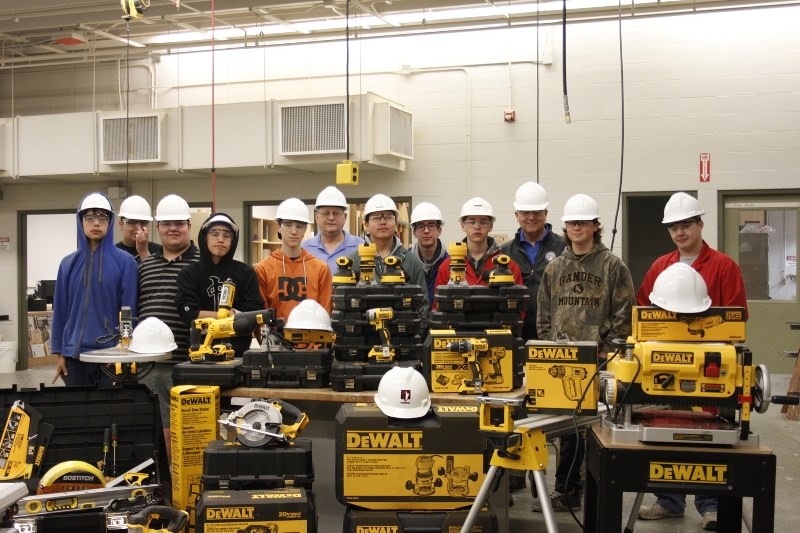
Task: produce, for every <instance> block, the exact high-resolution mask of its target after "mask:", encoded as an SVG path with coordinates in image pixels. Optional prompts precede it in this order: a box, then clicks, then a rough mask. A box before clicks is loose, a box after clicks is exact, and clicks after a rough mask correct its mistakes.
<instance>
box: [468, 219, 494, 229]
mask: <svg viewBox="0 0 800 533" xmlns="http://www.w3.org/2000/svg"><path fill="white" fill-rule="evenodd" d="M464 225H465V226H474V227H476V228H488V227H489V226H491V225H492V221H491V220H486V219H478V218H468V219H466V220H464Z"/></svg>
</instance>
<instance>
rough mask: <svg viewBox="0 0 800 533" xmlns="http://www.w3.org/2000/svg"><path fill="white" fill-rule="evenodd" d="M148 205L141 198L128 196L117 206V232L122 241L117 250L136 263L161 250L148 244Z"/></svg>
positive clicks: (149, 219)
mask: <svg viewBox="0 0 800 533" xmlns="http://www.w3.org/2000/svg"><path fill="white" fill-rule="evenodd" d="M152 221H153V216H152V215H151V214H150V204H148V203H147V200H145V199H144V198H142V197H141V196H129V197H127V198H126V199H125V201H123V202H122V205H120V206H119V230H120V232H121V233H122V239H120V241H119V242H118V243H117V248H119V249H120V250H124V251H126V252H128V253H129V254H131V255H132V256H133V258H134V259H136V262H137V263H140V262H141V261H142V259H144V258H145V257H149V256H151V255H153V254H154V253H156V252H158V251H160V250H161V246H160V245H158V244H156V243H154V242H150V235H149V234H150V223H151V222H152Z"/></svg>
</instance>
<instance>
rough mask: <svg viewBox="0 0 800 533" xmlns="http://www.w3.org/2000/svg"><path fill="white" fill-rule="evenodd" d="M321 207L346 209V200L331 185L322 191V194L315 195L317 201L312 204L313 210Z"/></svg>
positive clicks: (340, 192)
mask: <svg viewBox="0 0 800 533" xmlns="http://www.w3.org/2000/svg"><path fill="white" fill-rule="evenodd" d="M323 206H329V207H341V208H342V209H347V198H345V197H344V194H342V191H340V190H339V189H337V188H336V187H334V186H333V185H329V186H328V187H325V188H324V189H322V192H320V193H319V194H318V195H317V201H316V202H315V203H314V208H316V209H319V208H320V207H323Z"/></svg>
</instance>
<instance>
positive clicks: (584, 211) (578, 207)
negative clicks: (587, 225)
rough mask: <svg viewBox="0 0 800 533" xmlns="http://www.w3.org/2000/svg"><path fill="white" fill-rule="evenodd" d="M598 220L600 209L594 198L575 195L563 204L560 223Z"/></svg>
mask: <svg viewBox="0 0 800 533" xmlns="http://www.w3.org/2000/svg"><path fill="white" fill-rule="evenodd" d="M596 218H600V208H599V207H597V202H595V201H594V198H592V197H591V196H588V195H586V194H576V195H575V196H573V197H572V198H570V199H569V200H567V203H566V204H564V216H562V217H561V221H562V222H569V221H571V220H594V219H596Z"/></svg>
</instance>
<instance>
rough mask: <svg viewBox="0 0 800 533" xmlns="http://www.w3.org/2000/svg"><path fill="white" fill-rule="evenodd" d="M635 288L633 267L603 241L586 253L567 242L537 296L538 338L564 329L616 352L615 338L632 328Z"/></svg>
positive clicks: (554, 336)
mask: <svg viewBox="0 0 800 533" xmlns="http://www.w3.org/2000/svg"><path fill="white" fill-rule="evenodd" d="M634 294H635V291H634V290H633V281H632V280H631V274H630V272H629V271H628V267H627V266H625V263H623V262H622V260H621V259H620V258H619V257H617V256H615V255H614V254H612V253H611V252H610V251H609V249H608V248H606V246H605V245H604V244H602V243H599V244H596V245H595V247H594V248H592V250H591V251H590V252H589V253H587V254H585V255H583V256H582V257H578V256H576V255H575V253H574V252H573V251H572V248H570V247H568V248H566V249H565V250H564V253H562V254H561V255H560V256H558V257H557V258H555V259H554V260H553V261H551V262H550V264H548V265H547V267H546V268H545V269H544V274H543V276H542V281H541V283H540V285H539V293H538V295H537V299H536V301H537V307H538V310H537V316H536V324H537V330H538V332H539V338H540V339H543V340H557V338H559V334H560V333H565V334H567V335H568V336H569V339H570V340H573V341H596V342H597V343H598V346H599V348H600V350H601V351H602V352H606V353H610V352H613V350H614V348H613V346H612V344H611V341H612V339H614V338H621V339H625V338H627V337H628V335H630V334H631V308H632V306H633V302H634Z"/></svg>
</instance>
